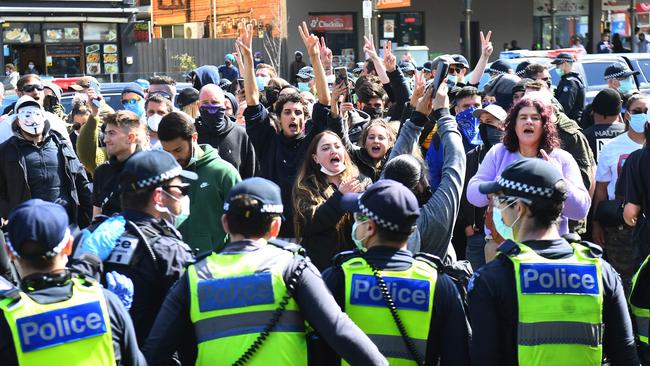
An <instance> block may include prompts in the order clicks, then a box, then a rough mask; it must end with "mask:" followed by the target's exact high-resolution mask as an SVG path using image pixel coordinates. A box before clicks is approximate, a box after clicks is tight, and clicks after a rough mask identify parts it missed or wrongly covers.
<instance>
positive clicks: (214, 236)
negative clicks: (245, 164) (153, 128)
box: [158, 112, 241, 252]
mask: <svg viewBox="0 0 650 366" xmlns="http://www.w3.org/2000/svg"><path fill="white" fill-rule="evenodd" d="M158 138H159V139H160V144H161V145H162V148H163V149H164V150H165V151H167V152H168V153H170V154H172V155H173V156H174V158H175V159H176V161H177V162H178V164H180V166H181V167H183V169H188V170H190V171H193V172H195V173H196V174H197V175H198V179H197V180H195V181H190V182H189V186H188V192H187V195H188V197H189V198H190V212H189V216H188V217H187V218H184V220H183V221H182V222H179V221H180V220H179V219H182V218H179V217H176V223H175V224H176V227H177V228H178V230H179V231H180V233H181V235H183V240H184V241H185V242H186V243H187V244H188V245H189V246H190V248H192V249H193V250H194V251H195V252H206V251H211V250H214V251H216V252H220V251H221V249H223V246H224V244H225V241H226V232H225V230H224V229H223V226H221V215H223V213H224V211H223V204H224V198H225V197H226V196H227V194H228V192H229V191H230V188H231V187H232V186H234V185H235V184H237V183H238V182H239V181H240V180H241V178H240V177H239V173H238V172H237V170H236V169H235V168H234V167H233V166H232V165H231V164H229V163H228V162H226V161H225V160H223V159H222V158H220V157H219V153H218V152H217V150H216V149H214V148H213V147H212V146H210V145H209V144H205V145H199V143H198V134H197V133H196V130H195V128H194V121H193V120H192V118H191V117H190V116H189V115H187V114H185V113H183V112H171V113H169V114H167V115H166V116H165V117H163V119H162V120H161V121H160V124H159V125H158Z"/></svg>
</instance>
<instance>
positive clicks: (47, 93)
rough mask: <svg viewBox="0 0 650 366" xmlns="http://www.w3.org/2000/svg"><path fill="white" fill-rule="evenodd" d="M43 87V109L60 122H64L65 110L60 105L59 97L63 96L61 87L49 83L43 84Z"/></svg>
mask: <svg viewBox="0 0 650 366" xmlns="http://www.w3.org/2000/svg"><path fill="white" fill-rule="evenodd" d="M43 87H44V89H43V109H44V110H45V111H48V112H51V113H53V114H54V115H56V116H57V117H59V118H60V119H61V120H65V118H66V113H65V108H63V104H61V95H62V94H63V91H62V90H61V87H60V86H58V85H56V84H54V83H49V82H45V83H43Z"/></svg>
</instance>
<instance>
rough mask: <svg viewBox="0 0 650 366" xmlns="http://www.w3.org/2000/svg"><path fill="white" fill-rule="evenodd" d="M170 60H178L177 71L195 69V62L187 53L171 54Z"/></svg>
mask: <svg viewBox="0 0 650 366" xmlns="http://www.w3.org/2000/svg"><path fill="white" fill-rule="evenodd" d="M172 60H174V61H177V62H178V68H179V71H192V70H194V69H196V63H195V62H194V57H193V56H190V55H188V54H187V53H182V54H180V55H176V56H172Z"/></svg>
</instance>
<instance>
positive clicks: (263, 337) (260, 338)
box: [232, 260, 307, 366]
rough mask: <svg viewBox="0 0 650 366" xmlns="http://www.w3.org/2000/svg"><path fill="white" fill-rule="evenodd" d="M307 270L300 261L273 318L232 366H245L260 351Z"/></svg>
mask: <svg viewBox="0 0 650 366" xmlns="http://www.w3.org/2000/svg"><path fill="white" fill-rule="evenodd" d="M305 268H307V262H305V261H304V260H301V261H300V263H299V264H298V267H297V268H296V270H295V271H293V273H292V274H291V277H290V278H289V281H287V293H286V294H285V295H284V297H282V301H280V305H279V306H278V308H277V309H275V312H274V313H273V316H272V317H271V320H270V321H269V323H268V324H267V325H266V327H264V330H262V332H261V333H260V335H259V336H257V338H256V339H255V341H254V342H253V344H251V346H250V347H248V349H247V350H246V352H244V354H243V355H241V356H240V357H239V358H238V359H237V361H235V362H234V363H233V364H232V365H233V366H242V365H245V364H246V362H248V361H249V360H250V359H251V358H252V357H253V355H255V353H256V352H257V351H258V350H259V349H260V347H261V346H262V344H263V343H264V341H266V339H267V338H268V337H269V335H270V334H271V332H272V331H273V329H274V328H275V327H276V326H277V325H278V322H279V321H280V318H281V317H282V314H283V313H284V310H285V309H286V308H287V305H289V300H291V298H292V297H293V292H294V291H295V289H296V285H297V284H298V279H299V278H300V276H301V275H302V271H304V270H305Z"/></svg>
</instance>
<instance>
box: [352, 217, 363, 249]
mask: <svg viewBox="0 0 650 366" xmlns="http://www.w3.org/2000/svg"><path fill="white" fill-rule="evenodd" d="M359 224H363V222H357V221H355V222H354V224H352V241H353V242H354V245H356V246H357V248H359V250H363V251H365V250H366V248H365V247H364V246H363V240H364V239H366V238H363V239H357V228H358V227H359Z"/></svg>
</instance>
